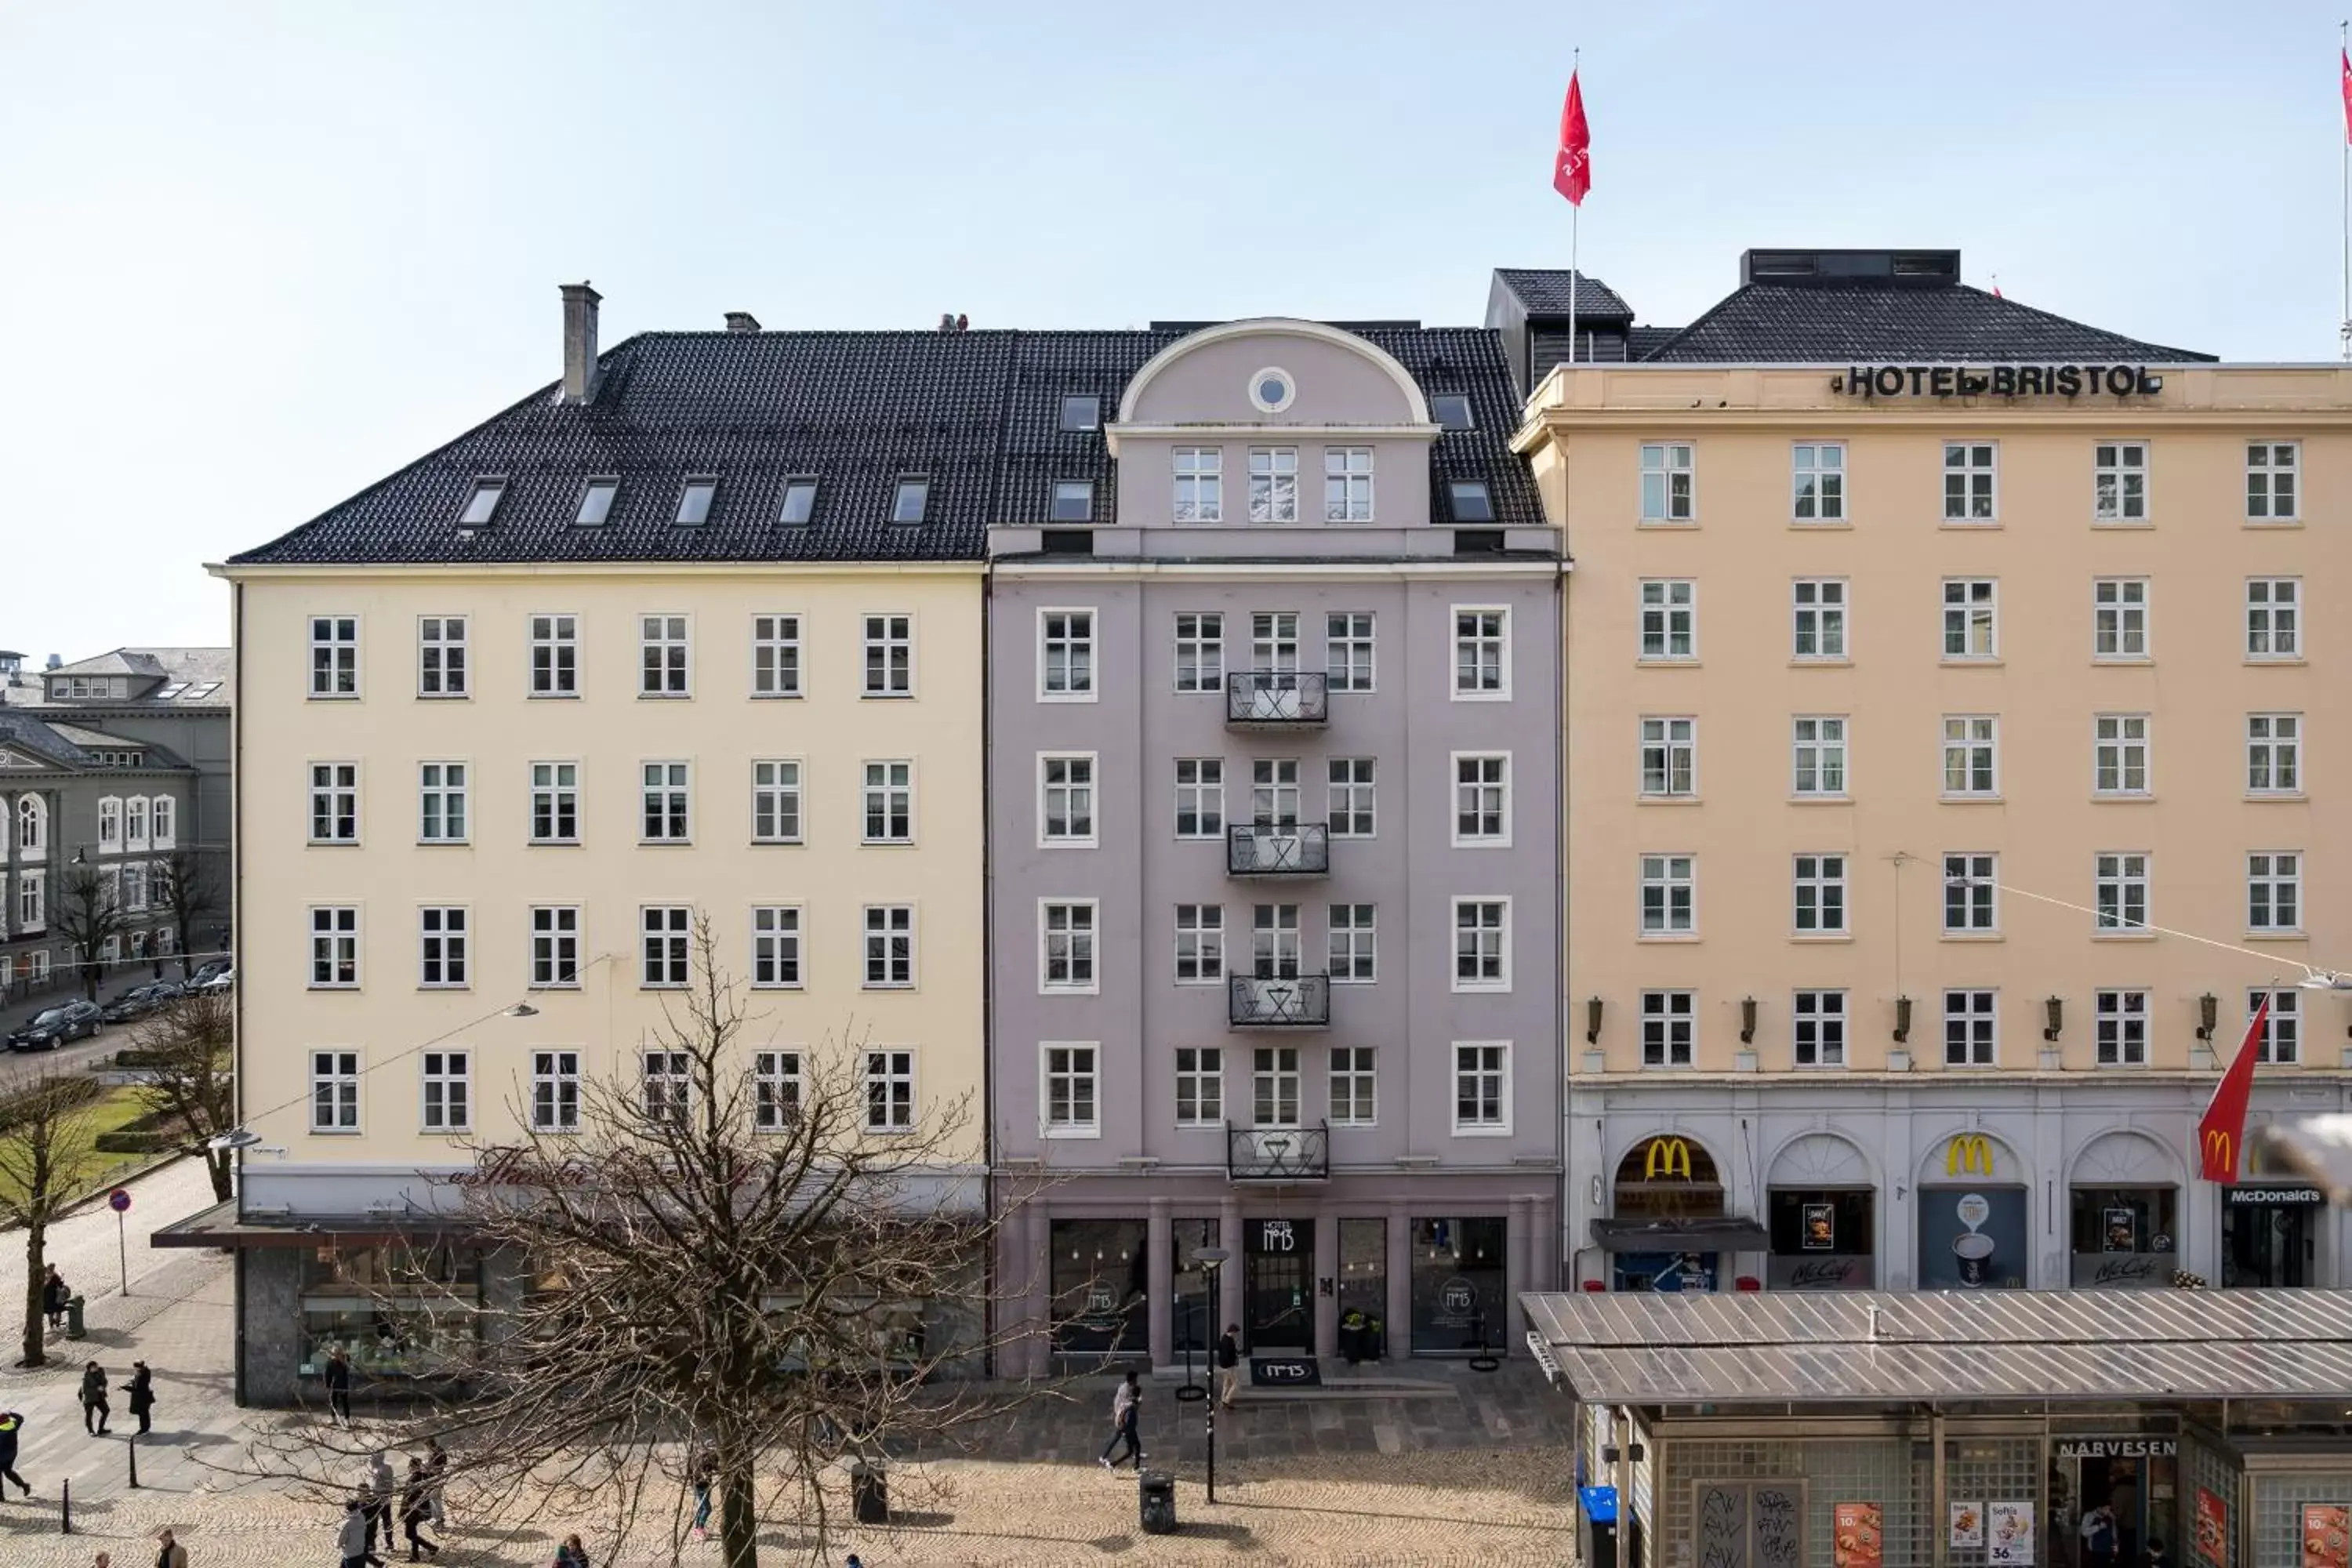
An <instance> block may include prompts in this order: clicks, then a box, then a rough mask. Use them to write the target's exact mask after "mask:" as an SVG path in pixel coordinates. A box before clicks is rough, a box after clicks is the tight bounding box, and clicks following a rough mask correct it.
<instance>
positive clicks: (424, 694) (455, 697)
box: [416, 691, 474, 702]
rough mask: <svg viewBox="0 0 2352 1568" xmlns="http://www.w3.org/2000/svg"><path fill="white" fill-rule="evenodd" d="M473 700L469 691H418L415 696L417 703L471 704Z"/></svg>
mask: <svg viewBox="0 0 2352 1568" xmlns="http://www.w3.org/2000/svg"><path fill="white" fill-rule="evenodd" d="M416 700H418V701H419V702H471V701H472V700H474V694H473V693H472V692H470V691H420V692H418V693H417V694H416Z"/></svg>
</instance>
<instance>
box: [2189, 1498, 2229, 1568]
mask: <svg viewBox="0 0 2352 1568" xmlns="http://www.w3.org/2000/svg"><path fill="white" fill-rule="evenodd" d="M2229 1540H2230V1509H2229V1505H2228V1504H2227V1503H2224V1502H2223V1501H2222V1500H2221V1499H2220V1498H2218V1497H2216V1496H2214V1495H2213V1494H2212V1493H2211V1492H2210V1491H2207V1490H2206V1489H2204V1488H2203V1487H2199V1488H2198V1489H2197V1555H2198V1556H2200V1557H2201V1558H2203V1559H2204V1560H2205V1561H2206V1562H2208V1563H2212V1564H2213V1565H2214V1568H2222V1564H2224V1563H2228V1562H2229V1561H2230V1547H2229Z"/></svg>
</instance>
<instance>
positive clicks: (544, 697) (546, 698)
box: [526, 691, 580, 702]
mask: <svg viewBox="0 0 2352 1568" xmlns="http://www.w3.org/2000/svg"><path fill="white" fill-rule="evenodd" d="M526 696H527V697H528V698H529V700H530V701H533V702H577V701H579V700H580V693H578V692H577V691H532V692H529V693H526Z"/></svg>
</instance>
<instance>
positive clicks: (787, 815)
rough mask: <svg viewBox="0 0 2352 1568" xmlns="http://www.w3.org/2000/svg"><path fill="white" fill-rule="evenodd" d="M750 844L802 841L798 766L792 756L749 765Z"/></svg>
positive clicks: (797, 762)
mask: <svg viewBox="0 0 2352 1568" xmlns="http://www.w3.org/2000/svg"><path fill="white" fill-rule="evenodd" d="M751 842H753V843H754V844H798V843H800V842H801V764H800V763H799V761H798V760H797V759H794V758H791V757H775V758H768V759H763V760H761V761H760V762H755V763H752V764H751Z"/></svg>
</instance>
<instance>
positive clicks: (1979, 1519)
mask: <svg viewBox="0 0 2352 1568" xmlns="http://www.w3.org/2000/svg"><path fill="white" fill-rule="evenodd" d="M1952 1544H1953V1545H1954V1546H1967V1547H1978V1546H1982V1545H1983V1544H1984V1500H1983V1499H1982V1498H1978V1499H1976V1500H1973V1501H1969V1502H1956V1503H1954V1504H1953V1505H1952Z"/></svg>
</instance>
